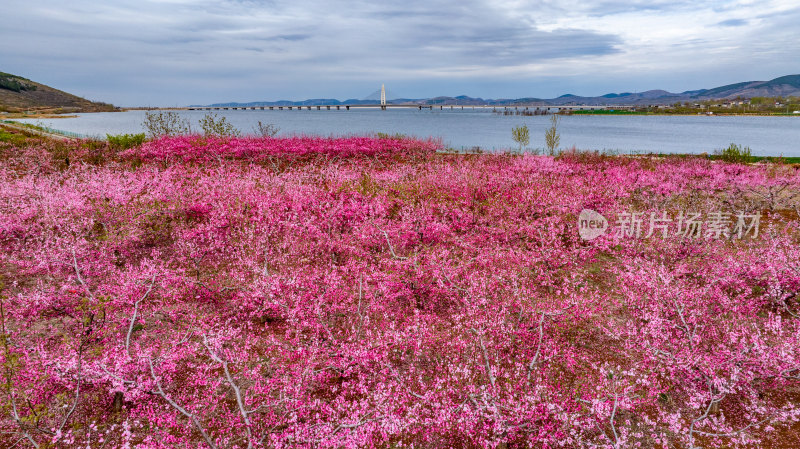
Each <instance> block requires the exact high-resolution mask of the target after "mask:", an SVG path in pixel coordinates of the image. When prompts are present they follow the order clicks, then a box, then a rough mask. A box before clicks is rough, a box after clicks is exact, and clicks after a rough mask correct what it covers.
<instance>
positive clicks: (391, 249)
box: [381, 230, 408, 260]
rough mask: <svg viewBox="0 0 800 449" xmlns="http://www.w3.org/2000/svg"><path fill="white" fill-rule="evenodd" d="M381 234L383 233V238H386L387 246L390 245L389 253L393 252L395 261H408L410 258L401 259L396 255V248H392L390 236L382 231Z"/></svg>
mask: <svg viewBox="0 0 800 449" xmlns="http://www.w3.org/2000/svg"><path fill="white" fill-rule="evenodd" d="M381 232H383V236H384V237H386V244H387V245H389V251H391V252H392V257H394V258H395V259H400V260H406V259H408V257H400V256H398V255H397V254H395V252H394V247H392V242H390V241H389V234H387V233H386V231H383V230H381Z"/></svg>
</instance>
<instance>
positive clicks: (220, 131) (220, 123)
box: [199, 114, 241, 137]
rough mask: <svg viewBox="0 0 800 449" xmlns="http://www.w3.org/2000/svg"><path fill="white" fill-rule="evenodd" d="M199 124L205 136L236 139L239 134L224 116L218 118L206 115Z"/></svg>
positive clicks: (215, 115)
mask: <svg viewBox="0 0 800 449" xmlns="http://www.w3.org/2000/svg"><path fill="white" fill-rule="evenodd" d="M199 123H200V129H202V130H203V134H205V135H206V136H219V137H237V136H238V135H239V134H241V133H240V132H239V130H238V129H236V127H235V126H233V125H232V124H231V123H230V122H229V121H228V120H227V119H226V118H225V117H224V116H223V117H218V116H217V114H206V116H205V117H203V118H202V119H200V121H199Z"/></svg>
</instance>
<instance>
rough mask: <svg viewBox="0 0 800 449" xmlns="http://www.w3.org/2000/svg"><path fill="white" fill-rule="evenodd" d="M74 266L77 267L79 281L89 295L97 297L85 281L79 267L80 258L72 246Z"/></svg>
mask: <svg viewBox="0 0 800 449" xmlns="http://www.w3.org/2000/svg"><path fill="white" fill-rule="evenodd" d="M72 267H73V268H74V269H75V275H76V276H78V282H79V283H80V284H81V285H82V286H83V288H84V289H85V290H86V292H87V293H89V297H91V298H92V299H95V298H94V293H92V291H91V290H90V289H89V286H88V285H86V282H84V281H83V277H81V270H80V268H78V259H77V258H76V257H75V248H72Z"/></svg>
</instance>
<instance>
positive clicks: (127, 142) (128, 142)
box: [106, 133, 145, 150]
mask: <svg viewBox="0 0 800 449" xmlns="http://www.w3.org/2000/svg"><path fill="white" fill-rule="evenodd" d="M144 139H145V134H144V133H139V134H117V135H111V134H106V140H107V141H108V145H109V146H110V147H111V149H113V150H127V149H128V148H133V147H138V146H139V145H141V144H143V143H144Z"/></svg>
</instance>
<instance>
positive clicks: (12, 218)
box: [0, 138, 800, 448]
mask: <svg viewBox="0 0 800 449" xmlns="http://www.w3.org/2000/svg"><path fill="white" fill-rule="evenodd" d="M192 139H195V138H174V139H161V140H157V141H153V142H149V143H147V144H145V145H143V146H142V147H140V148H136V149H133V150H131V151H130V152H128V153H125V154H122V155H115V154H108V155H107V157H105V159H104V160H99V159H91V157H92V154H94V153H92V152H91V151H88V150H87V149H86V148H81V147H80V145H78V144H76V145H77V146H75V147H74V148H67V149H66V150H65V149H64V148H61V149H58V148H55V147H53V146H52V145H51V144H44V145H40V146H33V147H28V148H17V149H15V151H9V152H7V153H4V155H5V156H4V164H3V165H1V166H0V246H1V247H2V251H1V252H0V289H1V290H0V306H1V310H0V332H1V333H2V336H3V338H2V346H1V347H0V361H2V364H3V384H2V385H3V386H2V404H3V415H2V419H1V420H0V427H2V433H1V434H0V443H2V444H0V446H1V447H10V446H13V445H14V444H17V447H26V446H27V447H41V448H44V447H54V448H72V447H109V448H111V447H121V448H122V447H137V448H172V447H214V448H273V447H276V448H280V447H287V448H288V447H315V448H316V447H319V448H339V447H375V448H390V447H431V448H433V447H437V448H438V447H457V448H473V447H474V448H478V447H502V448H512V447H516V448H522V447H541V448H552V447H567V448H583V447H607V448H636V447H640V448H651V447H660V448H673V447H681V448H689V447H753V448H755V447H787V448H788V447H796V446H797V444H800V439H798V438H800V428H798V424H797V422H798V421H799V420H800V406H799V405H800V301H799V300H798V292H799V291H800V249H798V248H799V247H798V243H799V241H800V233H798V226H800V219H799V217H798V209H799V208H800V207H799V204H798V199H800V175H799V174H798V171H797V170H796V169H795V168H794V167H791V166H779V165H767V166H745V165H734V164H723V163H711V162H709V161H706V160H701V159H684V160H681V159H665V160H655V159H632V158H593V159H591V160H587V159H581V158H580V157H575V156H574V155H573V156H571V157H564V158H560V159H553V158H550V157H534V156H521V157H519V156H508V155H472V156H467V155H460V156H459V155H443V154H438V155H437V154H434V153H433V152H432V150H433V147H429V146H425V145H423V144H421V143H420V142H418V141H399V140H398V141H395V140H391V139H387V140H384V139H369V138H348V139H341V140H336V139H333V140H330V139H329V140H325V139H318V140H314V139H305V138H293V139H236V140H211V139H206V140H204V141H202V142H201V141H197V140H196V139H195V140H192ZM48 145H51V146H48ZM82 152H83V153H82ZM308 153H314V154H316V155H319V156H321V157H316V156H314V157H309V158H307V159H306V160H305V161H304V163H302V164H292V163H284V162H285V161H286V160H287V159H291V158H292V157H294V156H296V155H307V154H308ZM381 155H386V156H390V157H388V158H386V157H373V156H381ZM267 156H269V157H272V158H273V159H271V160H270V163H267V164H264V163H262V162H263V160H262V158H266V157H267ZM322 156H324V157H322ZM336 156H340V157H336ZM367 156H370V157H367ZM409 156H413V157H409ZM64 158H68V159H69V160H70V163H69V164H65V163H64ZM132 159H137V160H138V161H139V162H141V164H138V163H137V164H131V162H130V161H131V160H132ZM151 161H152V162H151ZM273 162H274V163H273ZM584 208H591V209H594V210H597V211H599V212H601V213H602V214H604V215H605V216H606V217H608V218H609V220H610V221H612V224H613V217H616V216H617V215H618V214H621V213H623V212H631V211H635V212H641V213H643V214H645V216H648V215H647V214H649V213H650V212H659V213H660V212H668V213H670V214H675V213H677V212H678V211H686V210H691V211H703V212H706V213H710V212H713V211H726V212H731V213H736V212H739V211H746V212H748V213H754V212H760V213H761V214H762V222H761V229H760V233H759V235H758V236H753V235H750V236H747V237H745V238H742V239H707V238H695V239H687V238H679V237H676V236H669V237H667V238H664V239H662V238H660V237H659V236H655V237H650V238H639V239H634V238H630V237H625V236H619V235H616V234H615V233H611V232H609V233H607V234H606V235H604V236H602V237H600V238H598V239H596V240H592V241H584V240H581V238H580V237H579V236H578V227H577V217H578V213H579V212H580V211H581V210H582V209H584Z"/></svg>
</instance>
